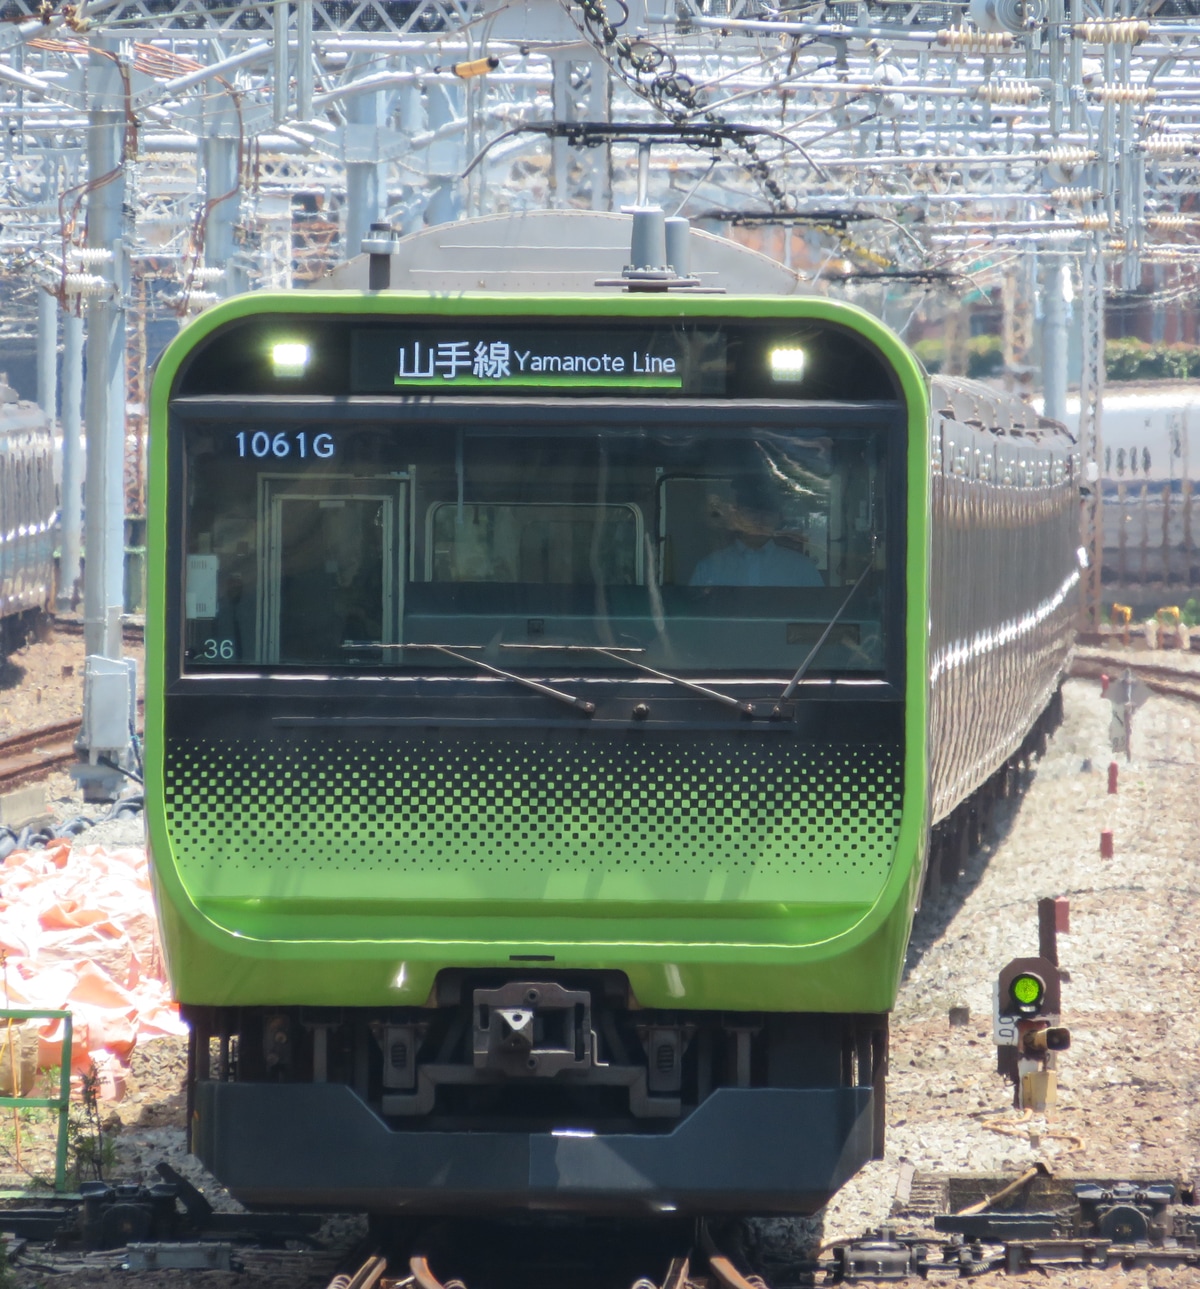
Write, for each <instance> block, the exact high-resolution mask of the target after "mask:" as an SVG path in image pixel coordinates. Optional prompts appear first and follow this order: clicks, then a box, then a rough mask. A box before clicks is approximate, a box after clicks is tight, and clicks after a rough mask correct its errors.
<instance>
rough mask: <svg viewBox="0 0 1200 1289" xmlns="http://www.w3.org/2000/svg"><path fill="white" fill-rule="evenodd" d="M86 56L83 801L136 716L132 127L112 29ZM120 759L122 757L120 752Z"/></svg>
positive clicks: (96, 788)
mask: <svg viewBox="0 0 1200 1289" xmlns="http://www.w3.org/2000/svg"><path fill="white" fill-rule="evenodd" d="M94 40H95V42H96V43H95V44H94V45H93V47H92V52H91V54H90V56H89V58H88V145H87V158H88V184H89V192H88V206H87V244H88V248H89V249H90V250H105V251H108V252H109V254H110V257H111V258H109V259H107V260H106V261H104V262H103V263H102V265H98V267H102V268H103V276H104V277H105V278H106V279H107V281H106V287H105V288H104V289H103V290H102V291H101V293H100V294H98V295H94V296H92V297H91V299H90V300H89V301H88V328H87V330H88V335H87V393H86V400H87V401H86V418H87V464H88V469H87V478H86V480H85V483H84V490H85V502H86V516H85V522H86V539H87V561H86V565H85V568H84V578H83V638H84V649H85V652H86V654H87V670H86V671H85V673H84V681H83V725H82V728H81V731H80V735H79V738H78V740H77V741H76V748H77V750H78V752H79V754H80V759H79V760H78V761H77V762H76V763H75V764H74V765H73V766H72V767H71V774H72V777H73V778H74V779H75V780H76V782H78V783H79V785H80V787H81V788H82V789H83V798H84V800H85V801H112V800H115V799H116V798H117V797H118V796H119V795H120V793H121V789H122V787H123V786H124V782H125V780H124V776H123V774H122V773H121V771H120V770H119V769H117V768H115V767H116V766H117V765H118V764H119V762H120V760H121V759H123V758H124V757H125V756H126V754H127V752H128V748H129V737H130V728H131V723H132V718H133V712H134V705H133V684H132V680H133V677H132V671H131V668H130V665H129V664H127V663H126V661H125V660H124V659H123V658H122V657H121V614H122V611H123V609H124V606H125V594H124V593H125V304H124V295H125V290H126V286H127V278H128V269H127V263H128V245H127V241H126V237H125V232H126V230H125V221H126V215H125V211H124V206H125V156H124V145H125V127H126V112H125V110H124V108H125V102H124V94H123V91H122V80H121V77H120V75H119V71H118V68H117V66H116V63H115V62H114V59H113V57H111V56H106V51H109V52H110V53H112V54H115V52H116V50H117V48H118V46H117V44H116V42H114V41H112V40H111V38H108V39H107V40H106V38H105V37H102V36H96V37H94ZM114 758H116V760H114Z"/></svg>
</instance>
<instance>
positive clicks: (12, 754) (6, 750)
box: [0, 721, 79, 792]
mask: <svg viewBox="0 0 1200 1289" xmlns="http://www.w3.org/2000/svg"><path fill="white" fill-rule="evenodd" d="M78 734H79V722H78V721H60V722H59V723H58V724H56V725H44V726H42V728H41V729H36V730H30V731H28V732H26V733H24V734H16V735H14V736H13V737H12V738H8V739H4V740H0V792H6V791H8V789H10V788H15V787H17V786H19V785H20V784H22V783H26V782H28V781H29V780H30V779H36V778H39V777H41V776H42V775H43V774H48V773H49V772H50V771H51V770H56V769H58V768H59V767H60V766H64V765H70V763H71V762H72V761H74V759H75V739H76V737H77V735H78Z"/></svg>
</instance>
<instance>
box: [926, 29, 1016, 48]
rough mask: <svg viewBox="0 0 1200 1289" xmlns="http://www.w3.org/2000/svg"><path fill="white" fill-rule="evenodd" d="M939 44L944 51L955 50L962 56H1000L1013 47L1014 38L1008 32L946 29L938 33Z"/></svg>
mask: <svg viewBox="0 0 1200 1289" xmlns="http://www.w3.org/2000/svg"><path fill="white" fill-rule="evenodd" d="M937 43H938V44H939V45H941V46H942V48H943V49H954V50H957V51H958V52H959V53H960V54H999V53H1003V52H1004V50H1006V49H1011V48H1012V47H1013V37H1012V35H1011V33H1009V32H1007V31H973V30H972V29H971V28H970V27H946V28H943V30H941V31H939V32H938V34H937Z"/></svg>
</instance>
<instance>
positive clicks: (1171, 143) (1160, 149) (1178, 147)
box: [1142, 134, 1196, 157]
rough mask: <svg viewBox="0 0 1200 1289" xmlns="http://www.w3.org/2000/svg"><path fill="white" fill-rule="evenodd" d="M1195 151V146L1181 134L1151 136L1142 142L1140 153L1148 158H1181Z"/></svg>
mask: <svg viewBox="0 0 1200 1289" xmlns="http://www.w3.org/2000/svg"><path fill="white" fill-rule="evenodd" d="M1195 150H1196V145H1195V144H1194V143H1193V142H1192V141H1191V139H1187V138H1184V136H1183V135H1182V134H1152V135H1150V137H1149V138H1148V139H1143V140H1142V151H1143V152H1144V153H1145V154H1146V155H1147V156H1149V157H1183V156H1187V155H1188V154H1189V153H1191V152H1195Z"/></svg>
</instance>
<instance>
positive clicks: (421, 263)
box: [313, 210, 813, 295]
mask: <svg viewBox="0 0 1200 1289" xmlns="http://www.w3.org/2000/svg"><path fill="white" fill-rule="evenodd" d="M631 224H632V221H631V219H630V217H629V216H628V215H620V214H612V213H609V212H607V211H594V210H531V211H525V212H521V213H511V214H504V215H487V216H484V217H482V218H479V219H466V220H460V221H459V222H457V223H452V224H435V225H433V226H432V227H431V228H424V229H421V230H420V231H419V232H416V233H411V234H409V236H407V237H404V238H402V239H400V241H398V242H397V243H395V250H394V251H393V253H392V256H391V283H390V289H391V290H393V291H435V292H450V293H452V294H456V295H457V294H460V293H462V292H465V291H511V292H514V293H515V292H528V293H531V294H539V295H540V294H551V295H557V294H566V293H572V294H578V293H586V292H591V291H611V290H612V289H613V288H611V287H610V288H604V287H597V286H596V281H597V279H599V278H609V279H611V278H614V277H619V276H620V274H621V270H622V269H623V268H624V267H625V265H627V264H628V263H629V259H630V229H631ZM690 253H691V265H690V272H691V275H692V276H693V277H697V278H699V279H700V281H701V284H702V285H703V286H705V287H709V288H712V287H718V288H723V289H724V290H726V291H728V292H730V293H731V294H737V295H811V294H813V292H812V291H811V288H810V287H809V286H808V284H807V283H805V282H803V281H802V280H801V278H800V276H799V274H797V273H796V272H794V271H793V270H792V269H789V268H787V267H786V266H785V265H783V264H780V263H779V262H778V261H777V260H773V259H771V258H770V257H769V256H767V255H763V254H761V253H760V252H758V251H755V250H751V249H750V248H749V247H747V246H742V245H741V244H740V243H738V242H734V241H731V240H730V239H729V238H727V237H717V236H714V235H713V234H712V233H706V232H702V231H701V230H699V229H696V228H693V230H692V233H691V240H690ZM367 262H368V256H366V255H356V256H355V257H354V258H353V259H350V260H347V261H346V262H345V263H343V264H339V265H338V266H337V267H336V268H334V269H333V270H332V271H331V272H330V273H329V274H328V275H327V276H326V277H323V278H321V279H319V280H318V281H316V282H314V283H313V286H314V288H315V289H318V290H348V291H365V290H366V289H367V285H368V278H367V273H368V269H367Z"/></svg>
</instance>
